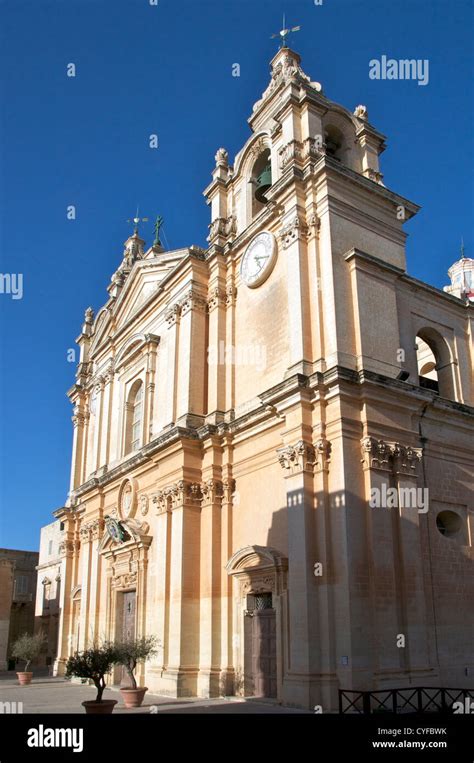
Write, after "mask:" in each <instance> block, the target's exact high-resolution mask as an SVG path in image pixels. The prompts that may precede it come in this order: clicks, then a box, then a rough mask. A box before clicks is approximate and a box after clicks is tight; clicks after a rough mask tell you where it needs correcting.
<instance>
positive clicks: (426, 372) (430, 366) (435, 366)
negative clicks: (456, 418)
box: [416, 327, 455, 400]
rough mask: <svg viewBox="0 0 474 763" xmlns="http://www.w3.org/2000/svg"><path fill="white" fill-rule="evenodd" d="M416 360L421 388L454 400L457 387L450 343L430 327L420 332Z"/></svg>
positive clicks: (417, 339) (417, 340)
mask: <svg viewBox="0 0 474 763" xmlns="http://www.w3.org/2000/svg"><path fill="white" fill-rule="evenodd" d="M416 359H417V363H418V380H419V385H420V387H424V388H425V389H430V390H432V391H433V392H436V393H438V394H439V395H441V396H442V397H447V398H449V399H450V400H454V399H455V392H454V390H455V385H454V376H453V362H452V357H451V352H450V349H449V346H448V343H447V342H446V340H445V339H444V337H442V336H441V334H440V333H439V332H438V331H436V330H435V329H433V328H430V327H426V328H423V329H421V330H420V331H418V334H417V337H416Z"/></svg>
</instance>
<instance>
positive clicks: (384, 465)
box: [361, 437, 422, 477]
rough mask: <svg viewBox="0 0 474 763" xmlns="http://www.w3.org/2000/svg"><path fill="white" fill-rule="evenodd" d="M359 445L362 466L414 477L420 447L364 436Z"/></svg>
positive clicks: (418, 460)
mask: <svg viewBox="0 0 474 763" xmlns="http://www.w3.org/2000/svg"><path fill="white" fill-rule="evenodd" d="M361 445H362V459H361V462H362V464H363V465H364V468H366V469H383V470H384V471H393V472H394V473H396V474H406V475H409V476H412V477H416V475H417V470H418V465H419V463H420V461H421V458H422V450H421V448H412V447H411V446H405V445H401V444H400V443H399V442H385V441H384V440H377V439H376V438H375V437H364V438H363V440H362V442H361Z"/></svg>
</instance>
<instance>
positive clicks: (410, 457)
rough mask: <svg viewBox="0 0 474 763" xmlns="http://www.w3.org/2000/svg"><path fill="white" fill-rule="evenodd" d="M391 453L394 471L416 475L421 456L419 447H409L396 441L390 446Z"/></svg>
mask: <svg viewBox="0 0 474 763" xmlns="http://www.w3.org/2000/svg"><path fill="white" fill-rule="evenodd" d="M392 455H393V468H394V471H395V472H396V473H400V474H407V475H411V476H416V474H417V471H418V465H419V463H420V461H421V457H422V451H421V448H411V447H410V446H405V445H400V443H399V442H396V443H394V445H393V447H392Z"/></svg>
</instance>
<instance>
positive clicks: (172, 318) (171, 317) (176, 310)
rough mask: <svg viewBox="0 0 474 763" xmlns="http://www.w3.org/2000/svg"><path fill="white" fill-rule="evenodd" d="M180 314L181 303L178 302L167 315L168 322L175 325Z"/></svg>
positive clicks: (169, 324)
mask: <svg viewBox="0 0 474 763" xmlns="http://www.w3.org/2000/svg"><path fill="white" fill-rule="evenodd" d="M180 315H181V305H179V304H178V303H176V304H174V305H173V306H172V307H171V308H170V309H169V310H168V312H167V313H166V315H165V321H166V323H167V324H168V326H174V325H175V323H176V322H177V321H178V320H179V316H180Z"/></svg>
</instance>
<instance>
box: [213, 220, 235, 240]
mask: <svg viewBox="0 0 474 763" xmlns="http://www.w3.org/2000/svg"><path fill="white" fill-rule="evenodd" d="M236 232H237V218H236V216H235V215H229V217H216V219H215V220H213V221H212V222H211V223H210V225H209V235H208V237H207V240H208V241H209V242H211V241H213V240H214V239H215V238H217V237H218V236H222V237H224V238H229V237H231V236H234V235H235V233H236Z"/></svg>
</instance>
